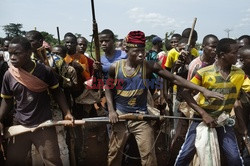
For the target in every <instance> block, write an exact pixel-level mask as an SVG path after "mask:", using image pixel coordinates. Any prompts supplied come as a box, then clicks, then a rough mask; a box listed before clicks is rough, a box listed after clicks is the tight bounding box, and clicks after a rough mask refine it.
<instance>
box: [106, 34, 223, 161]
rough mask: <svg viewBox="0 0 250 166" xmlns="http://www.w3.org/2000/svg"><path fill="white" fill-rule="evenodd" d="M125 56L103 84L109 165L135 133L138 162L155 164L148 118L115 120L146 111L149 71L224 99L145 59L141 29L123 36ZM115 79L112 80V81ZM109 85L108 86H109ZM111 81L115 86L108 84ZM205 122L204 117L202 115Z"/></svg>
mask: <svg viewBox="0 0 250 166" xmlns="http://www.w3.org/2000/svg"><path fill="white" fill-rule="evenodd" d="M126 40H127V41H126V42H127V45H126V52H127V55H128V58H127V59H123V60H120V61H117V62H116V63H114V64H112V65H111V67H110V70H109V79H108V80H107V81H108V82H109V83H111V84H107V86H106V91H105V94H106V98H107V104H108V110H109V118H110V122H111V123H112V124H113V125H112V133H111V138H110V144H109V153H108V165H109V166H117V165H121V161H122V155H123V153H122V151H123V149H124V145H125V143H126V141H127V138H128V136H129V135H130V134H134V136H135V139H136V141H137V144H138V148H139V152H140V156H141V164H142V165H143V166H156V165H157V161H156V155H155V149H154V131H153V128H152V126H151V123H150V122H148V121H126V122H120V123H117V122H118V115H120V114H125V113H141V114H148V110H147V92H148V87H149V86H150V85H151V86H152V85H155V84H152V82H155V80H152V79H151V77H152V73H153V72H154V73H156V74H158V75H159V76H160V77H163V78H165V79H168V80H170V81H172V82H173V83H174V84H177V85H179V86H183V87H186V88H190V89H194V90H197V91H200V92H202V93H203V94H204V95H205V96H207V97H216V98H220V99H223V96H222V95H220V94H218V93H214V92H210V91H208V90H207V89H205V88H202V87H200V86H196V85H194V84H192V83H190V82H188V81H187V80H185V79H183V78H181V77H179V76H177V75H173V74H171V73H170V72H168V71H167V70H165V69H163V68H162V67H161V66H160V65H159V64H158V63H157V62H154V61H145V40H146V39H145V35H144V33H143V32H141V31H131V32H130V33H129V34H128V36H127V38H126ZM114 80H115V81H114ZM108 85H110V86H108ZM111 85H114V86H111ZM204 121H205V122H206V118H204Z"/></svg>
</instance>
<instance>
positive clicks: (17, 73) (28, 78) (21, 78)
mask: <svg viewBox="0 0 250 166" xmlns="http://www.w3.org/2000/svg"><path fill="white" fill-rule="evenodd" d="M9 72H10V74H11V75H12V76H13V77H14V78H15V79H16V80H17V81H18V82H19V83H21V84H22V85H24V86H25V87H26V88H28V89H29V90H31V91H33V92H37V93H40V92H43V91H45V90H47V88H48V86H49V85H48V84H47V83H45V82H44V81H43V80H41V79H39V78H38V77H36V76H34V75H32V74H31V73H29V72H27V71H25V70H23V69H21V68H16V67H14V66H12V65H10V68H9Z"/></svg>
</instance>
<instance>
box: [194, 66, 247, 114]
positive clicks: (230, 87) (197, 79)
mask: <svg viewBox="0 0 250 166" xmlns="http://www.w3.org/2000/svg"><path fill="white" fill-rule="evenodd" d="M191 82H192V83H194V84H196V85H199V86H202V87H205V88H207V89H209V90H211V91H215V92H219V93H221V94H223V95H224V100H223V101H222V100H219V99H215V98H212V99H209V100H207V99H206V98H205V97H204V96H203V94H201V93H200V94H199V97H198V104H199V106H200V107H202V108H203V109H204V110H205V111H206V112H207V113H209V115H211V116H212V117H218V116H219V115H220V114H221V113H222V112H224V111H225V112H227V113H230V112H231V110H232V108H233V106H234V103H235V101H236V99H237V98H238V96H239V92H240V89H241V88H242V89H243V90H244V91H246V92H250V81H249V79H248V77H247V76H246V75H245V73H244V71H243V70H242V69H240V68H237V67H235V66H232V68H231V72H230V74H229V76H228V77H227V79H224V78H223V77H222V76H221V74H220V72H219V70H218V69H217V67H216V65H210V66H207V67H205V68H202V69H200V70H198V71H197V73H196V75H195V76H194V77H193V78H192V80H191Z"/></svg>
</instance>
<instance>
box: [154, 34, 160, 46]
mask: <svg viewBox="0 0 250 166" xmlns="http://www.w3.org/2000/svg"><path fill="white" fill-rule="evenodd" d="M160 42H162V40H161V38H160V37H158V36H155V37H154V38H153V39H152V43H153V45H156V44H157V43H160Z"/></svg>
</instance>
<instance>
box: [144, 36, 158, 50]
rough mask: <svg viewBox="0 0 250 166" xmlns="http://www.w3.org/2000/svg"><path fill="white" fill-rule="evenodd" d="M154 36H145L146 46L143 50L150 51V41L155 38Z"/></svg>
mask: <svg viewBox="0 0 250 166" xmlns="http://www.w3.org/2000/svg"><path fill="white" fill-rule="evenodd" d="M155 36H156V35H154V34H152V35H150V36H146V37H145V38H146V46H145V50H146V51H149V50H151V48H152V46H153V44H152V39H153V38H154V37H155Z"/></svg>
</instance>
